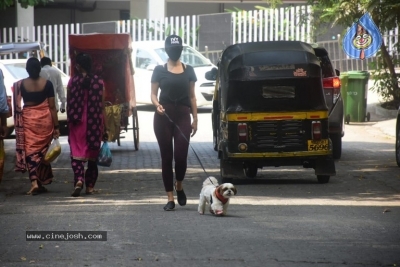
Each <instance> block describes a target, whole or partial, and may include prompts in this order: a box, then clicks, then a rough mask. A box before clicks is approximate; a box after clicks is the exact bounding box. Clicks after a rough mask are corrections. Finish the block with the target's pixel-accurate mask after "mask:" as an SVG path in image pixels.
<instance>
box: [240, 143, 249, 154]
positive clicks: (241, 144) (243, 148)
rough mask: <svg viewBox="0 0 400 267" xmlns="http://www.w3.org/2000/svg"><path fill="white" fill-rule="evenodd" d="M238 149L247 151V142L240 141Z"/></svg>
mask: <svg viewBox="0 0 400 267" xmlns="http://www.w3.org/2000/svg"><path fill="white" fill-rule="evenodd" d="M238 149H239V151H240V152H246V151H247V144H245V143H240V144H239V145H238Z"/></svg>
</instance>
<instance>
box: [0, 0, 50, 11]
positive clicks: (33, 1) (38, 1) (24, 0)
mask: <svg viewBox="0 0 400 267" xmlns="http://www.w3.org/2000/svg"><path fill="white" fill-rule="evenodd" d="M16 1H17V0H0V8H1V9H6V8H7V7H10V6H13V5H14V4H15V2H16ZM48 2H53V0H18V3H20V4H21V6H22V7H23V8H27V7H28V6H38V5H45V4H47V3H48Z"/></svg>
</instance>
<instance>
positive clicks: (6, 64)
mask: <svg viewBox="0 0 400 267" xmlns="http://www.w3.org/2000/svg"><path fill="white" fill-rule="evenodd" d="M26 61H27V60H26V59H0V69H1V70H2V71H3V75H4V85H5V87H6V91H7V92H6V93H7V97H11V98H12V96H13V91H12V86H13V84H14V82H16V81H19V80H21V79H24V78H27V77H28V72H27V71H26ZM55 68H56V69H57V70H58V71H59V72H60V74H61V80H62V82H63V85H64V90H65V93H66V92H67V85H68V81H69V76H68V75H67V74H65V73H64V72H62V71H61V70H60V69H58V68H57V67H55ZM11 100H12V99H11ZM11 103H12V105H13V106H12V110H13V112H14V110H15V109H14V101H13V100H12V101H11ZM59 104H60V105H61V103H59ZM58 120H59V122H60V124H64V123H65V124H66V122H67V114H66V113H65V112H64V113H61V112H58ZM7 126H8V127H9V128H10V132H9V134H11V133H12V131H13V130H14V116H12V117H10V118H8V119H7ZM60 126H61V125H60Z"/></svg>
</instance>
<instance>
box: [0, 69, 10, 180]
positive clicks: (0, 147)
mask: <svg viewBox="0 0 400 267" xmlns="http://www.w3.org/2000/svg"><path fill="white" fill-rule="evenodd" d="M8 113H9V109H8V104H7V94H6V87H5V85H4V75H3V72H2V70H0V123H1V124H0V183H1V180H3V173H4V158H5V151H4V140H3V139H4V138H5V137H6V136H7V134H8V129H7V117H8Z"/></svg>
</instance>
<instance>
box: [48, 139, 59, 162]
mask: <svg viewBox="0 0 400 267" xmlns="http://www.w3.org/2000/svg"><path fill="white" fill-rule="evenodd" d="M60 154H61V144H60V141H59V140H58V139H54V140H53V142H52V143H51V144H50V147H49V149H48V150H47V152H46V155H45V156H44V160H45V161H46V162H56V161H57V158H58V156H60Z"/></svg>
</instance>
